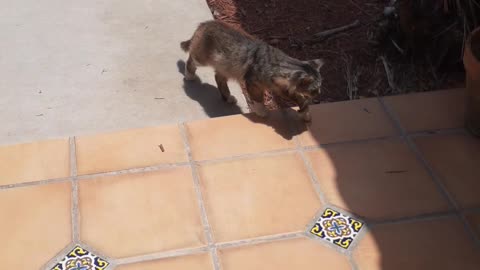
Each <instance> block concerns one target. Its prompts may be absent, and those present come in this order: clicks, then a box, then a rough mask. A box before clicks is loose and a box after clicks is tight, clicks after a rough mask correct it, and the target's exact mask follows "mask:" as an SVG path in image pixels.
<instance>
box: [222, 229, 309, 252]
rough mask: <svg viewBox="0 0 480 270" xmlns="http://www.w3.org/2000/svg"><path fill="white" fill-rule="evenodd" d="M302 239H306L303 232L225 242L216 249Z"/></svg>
mask: <svg viewBox="0 0 480 270" xmlns="http://www.w3.org/2000/svg"><path fill="white" fill-rule="evenodd" d="M301 237H304V232H303V231H298V232H292V233H284V234H276V235H269V236H262V237H258V238H251V239H244V240H237V241H231V242H224V243H218V244H216V247H217V248H219V249H227V248H237V247H243V246H250V245H258V244H263V243H269V242H275V241H281V240H290V239H298V238H301Z"/></svg>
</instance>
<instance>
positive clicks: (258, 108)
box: [252, 102, 268, 117]
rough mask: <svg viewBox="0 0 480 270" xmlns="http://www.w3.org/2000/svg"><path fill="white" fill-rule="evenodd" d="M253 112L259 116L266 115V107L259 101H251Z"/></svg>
mask: <svg viewBox="0 0 480 270" xmlns="http://www.w3.org/2000/svg"><path fill="white" fill-rule="evenodd" d="M252 109H253V112H254V113H255V114H256V115H258V116H260V117H266V116H267V113H268V112H267V108H265V105H264V104H263V103H260V102H254V103H253V108H252Z"/></svg>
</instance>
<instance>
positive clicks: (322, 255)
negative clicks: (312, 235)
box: [219, 238, 351, 270]
mask: <svg viewBox="0 0 480 270" xmlns="http://www.w3.org/2000/svg"><path fill="white" fill-rule="evenodd" d="M219 256H220V261H221V264H222V267H223V269H224V270H258V269H275V270H292V269H298V270H300V269H302V270H303V269H335V270H347V269H351V267H350V264H349V262H348V260H347V258H346V257H345V256H344V255H342V254H340V253H339V252H337V251H335V250H334V249H332V248H330V247H327V246H324V245H321V244H319V243H317V242H315V241H314V240H309V239H305V238H302V239H293V240H284V241H277V242H273V243H267V244H260V245H255V246H245V247H241V248H232V249H224V250H219Z"/></svg>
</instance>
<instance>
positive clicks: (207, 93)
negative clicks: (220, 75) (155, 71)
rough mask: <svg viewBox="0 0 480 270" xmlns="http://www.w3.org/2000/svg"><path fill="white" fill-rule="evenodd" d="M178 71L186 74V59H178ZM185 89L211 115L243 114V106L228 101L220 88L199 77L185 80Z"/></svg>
mask: <svg viewBox="0 0 480 270" xmlns="http://www.w3.org/2000/svg"><path fill="white" fill-rule="evenodd" d="M177 68H178V72H180V73H181V74H184V72H185V61H182V60H179V61H177ZM183 90H184V91H185V94H186V95H187V96H188V97H189V98H191V99H192V100H195V101H197V102H198V103H199V104H200V105H201V106H202V108H203V110H204V111H205V113H206V114H207V115H208V116H209V117H219V116H226V115H233V114H241V113H242V110H241V108H240V107H239V106H238V105H236V104H230V103H226V102H224V101H223V100H222V98H221V96H220V92H219V91H218V89H217V88H216V87H215V86H213V85H211V84H209V83H204V82H202V81H201V80H200V79H199V78H197V79H195V80H193V81H187V80H183Z"/></svg>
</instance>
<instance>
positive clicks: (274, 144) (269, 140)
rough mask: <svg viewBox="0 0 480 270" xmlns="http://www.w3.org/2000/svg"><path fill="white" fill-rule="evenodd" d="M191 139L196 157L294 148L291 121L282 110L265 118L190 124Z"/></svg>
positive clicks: (216, 156)
mask: <svg viewBox="0 0 480 270" xmlns="http://www.w3.org/2000/svg"><path fill="white" fill-rule="evenodd" d="M187 131H188V139H189V141H190V145H191V149H192V155H193V158H194V159H195V160H207V159H216V158H222V157H228V156H236V155H243V154H251V153H257V152H264V151H271V150H278V149H285V148H293V147H294V143H293V140H292V138H291V137H292V135H291V132H290V131H289V129H288V120H287V119H286V118H284V117H282V115H281V114H280V113H279V112H271V113H270V114H269V116H268V118H266V119H259V118H257V117H256V116H253V115H235V116H228V117H220V118H214V119H207V120H202V121H197V122H192V123H188V124H187Z"/></svg>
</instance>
